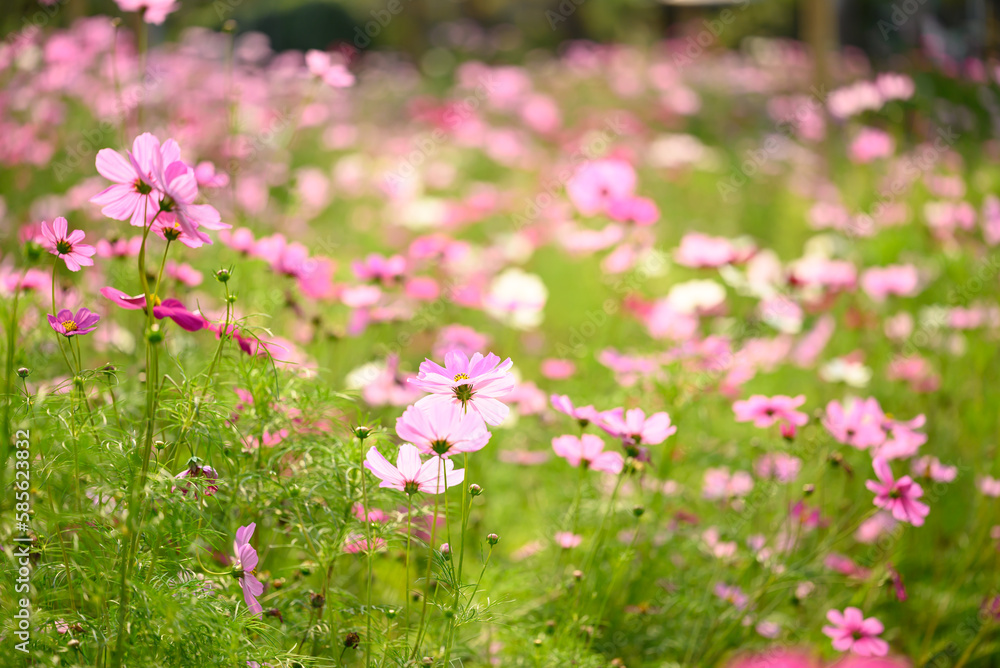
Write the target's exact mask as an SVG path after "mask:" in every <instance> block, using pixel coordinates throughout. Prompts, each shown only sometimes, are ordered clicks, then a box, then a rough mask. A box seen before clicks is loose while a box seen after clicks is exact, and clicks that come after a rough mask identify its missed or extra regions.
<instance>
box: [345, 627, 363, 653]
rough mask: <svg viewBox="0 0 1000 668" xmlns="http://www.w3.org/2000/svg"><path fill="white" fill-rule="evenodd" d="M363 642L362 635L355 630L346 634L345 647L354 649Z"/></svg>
mask: <svg viewBox="0 0 1000 668" xmlns="http://www.w3.org/2000/svg"><path fill="white" fill-rule="evenodd" d="M360 644H361V636H359V635H358V634H357V633H355V632H354V631H351V632H350V633H348V634H347V635H346V636H344V647H346V648H347V649H354V648H355V647H357V646H358V645H360Z"/></svg>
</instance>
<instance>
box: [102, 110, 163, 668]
mask: <svg viewBox="0 0 1000 668" xmlns="http://www.w3.org/2000/svg"><path fill="white" fill-rule="evenodd" d="M140 109H141V108H140ZM147 206H148V205H147ZM146 214H147V212H145V211H144V215H143V218H144V219H145V218H146V217H148V216H147V215H146ZM159 215H160V211H157V212H156V215H155V216H153V219H152V220H150V221H149V223H148V224H147V225H146V227H145V228H144V229H143V234H142V245H141V246H140V247H139V259H138V267H139V281H140V283H142V291H143V295H144V296H145V298H146V330H147V333H148V332H149V331H151V327H152V325H153V322H154V315H153V301H152V294H151V293H150V291H149V279H148V278H147V276H146V242H147V240H148V239H149V231H150V230H151V229H152V227H153V223H155V222H156V219H157V218H158V217H159ZM143 338H144V339H145V341H146V413H145V416H144V418H143V420H144V422H145V427H146V428H145V438H144V440H143V446H142V451H141V454H140V458H141V459H140V471H139V477H138V478H137V479H134V482H133V484H132V488H131V490H130V493H129V506H128V508H129V513H128V519H127V522H126V527H125V532H124V533H125V535H126V536H127V539H128V545H127V547H126V549H125V553H124V555H123V561H122V565H121V577H120V579H119V603H118V605H119V608H118V638H117V640H116V642H115V651H114V653H113V654H112V657H111V668H121V666H122V663H123V659H124V656H125V639H126V636H127V635H128V634H127V632H126V630H127V628H128V618H129V613H130V610H129V580H130V579H131V577H132V569H133V567H134V565H135V564H134V561H135V556H136V552H137V551H138V549H139V537H140V529H141V527H142V515H143V510H144V509H143V507H142V506H143V502H144V501H145V488H146V476H147V475H148V473H149V459H150V453H151V452H152V450H153V432H154V427H155V422H156V399H157V396H156V395H157V380H156V379H157V375H158V372H159V371H158V368H157V367H158V360H157V350H156V347H155V345H154V344H153V343H152V342H150V340H149V337H148V336H144V337H143Z"/></svg>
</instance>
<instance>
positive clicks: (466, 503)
mask: <svg viewBox="0 0 1000 668" xmlns="http://www.w3.org/2000/svg"><path fill="white" fill-rule="evenodd" d="M463 466H464V467H465V469H464V470H465V472H466V475H468V472H469V453H468V452H466V453H465V463H464V464H463ZM466 481H468V479H466ZM445 485H447V481H446V482H445ZM471 496H472V492H471V491H469V490H468V489H466V490H465V491H463V492H462V532H461V535H460V536H459V539H458V540H459V546H458V547H459V555H458V574H457V576H456V577H455V603H454V605H453V606H452V616H451V619H450V620H449V621H448V645H447V651H446V652H445V664H446V665H447V663H448V658H449V657H450V656H451V646H452V644H453V643H454V640H455V624H456V622H455V620H456V619H457V618H458V604H459V599H460V597H461V594H462V566H463V565H464V564H465V531H466V529H467V528H468V526H469V515H470V514H471V513H472V498H471ZM452 553H453V554H454V548H452Z"/></svg>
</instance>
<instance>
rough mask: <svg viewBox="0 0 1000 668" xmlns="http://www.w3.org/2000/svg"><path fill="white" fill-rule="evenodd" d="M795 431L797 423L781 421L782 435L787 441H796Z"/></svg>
mask: <svg viewBox="0 0 1000 668" xmlns="http://www.w3.org/2000/svg"><path fill="white" fill-rule="evenodd" d="M795 433H796V432H795V425H794V424H792V423H791V422H782V423H781V437H782V438H783V439H785V440H786V441H794V440H795Z"/></svg>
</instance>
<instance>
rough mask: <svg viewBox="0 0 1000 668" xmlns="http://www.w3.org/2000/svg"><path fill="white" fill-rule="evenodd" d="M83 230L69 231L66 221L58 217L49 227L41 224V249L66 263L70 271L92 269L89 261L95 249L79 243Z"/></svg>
mask: <svg viewBox="0 0 1000 668" xmlns="http://www.w3.org/2000/svg"><path fill="white" fill-rule="evenodd" d="M84 236H86V235H84V233H83V230H73V231H72V232H70V231H69V225H68V223H67V222H66V219H65V218H63V217H62V216H59V217H58V218H56V219H55V220H53V221H52V225H51V226H50V225H49V224H48V223H47V222H44V221H43V222H42V247H44V248H45V250H47V251H48V252H50V253H51V254H53V255H55V256H56V257H58V258H59V259H61V260H62V261H63V262H65V263H66V268H67V269H69V270H70V271H80V267H92V266H94V261H93V260H91V259H90V258H92V257H93V256H94V255H95V254H96V253H97V249H96V248H94V247H93V246H91V245H89V244H84V243H80V242H82V241H83V239H84Z"/></svg>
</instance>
